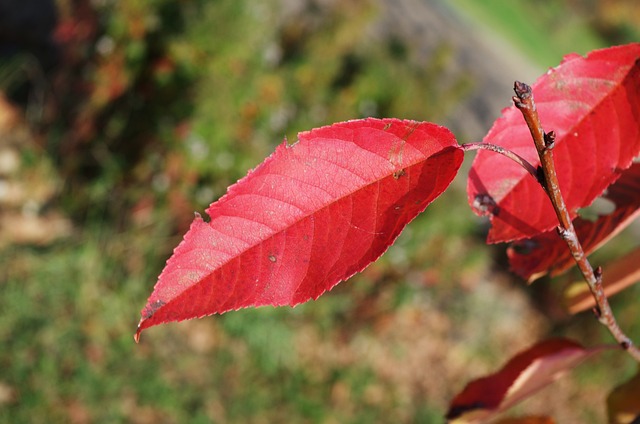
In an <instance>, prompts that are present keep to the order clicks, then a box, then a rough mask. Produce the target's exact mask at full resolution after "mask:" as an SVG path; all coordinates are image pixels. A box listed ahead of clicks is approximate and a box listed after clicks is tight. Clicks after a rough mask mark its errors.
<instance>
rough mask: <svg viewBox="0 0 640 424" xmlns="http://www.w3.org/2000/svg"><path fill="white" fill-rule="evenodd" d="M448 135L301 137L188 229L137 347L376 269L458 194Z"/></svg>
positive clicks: (393, 132) (436, 129) (345, 131)
mask: <svg viewBox="0 0 640 424" xmlns="http://www.w3.org/2000/svg"><path fill="white" fill-rule="evenodd" d="M462 156H463V153H462V151H461V149H459V148H458V147H457V143H456V140H455V138H454V136H453V134H451V132H450V131H448V130H447V129H446V128H443V127H440V126H437V125H434V124H429V123H419V122H414V121H400V120H397V119H385V120H379V119H365V120H357V121H348V122H344V123H339V124H334V125H332V126H329V127H323V128H319V129H316V130H312V131H309V132H306V133H301V134H300V135H299V141H298V142H297V143H296V144H294V145H292V146H287V145H285V144H283V145H280V146H279V147H278V148H277V149H276V152H275V153H274V154H273V155H271V156H270V157H269V158H267V159H266V160H265V161H264V162H263V163H262V164H261V165H260V166H259V167H257V168H256V169H255V170H253V171H251V172H249V174H248V175H247V176H246V177H244V178H243V179H242V180H240V181H238V183H236V184H235V185H233V186H231V187H230V188H229V190H228V192H227V194H226V195H225V196H223V197H222V198H220V199H219V200H218V201H217V202H214V203H213V204H212V205H211V206H209V208H208V209H207V214H208V215H209V216H210V217H211V220H210V222H205V221H204V220H203V219H202V218H200V217H199V216H197V217H196V219H195V220H194V221H193V223H192V225H191V228H190V229H189V231H188V232H187V234H185V238H184V240H183V242H182V243H180V245H179V246H178V247H177V248H176V249H175V250H174V253H173V255H172V257H171V258H170V259H169V260H168V261H167V265H166V266H165V269H164V270H163V272H162V273H161V275H160V277H159V279H158V282H157V284H156V286H155V288H154V291H153V293H152V294H151V296H150V297H149V300H148V302H147V306H145V308H144V309H143V311H142V313H141V315H142V319H141V320H140V324H139V326H138V331H137V333H136V337H139V334H140V332H141V331H142V330H143V329H145V328H148V327H150V326H152V325H157V324H160V323H162V322H167V321H176V320H183V319H189V318H195V317H201V316H204V315H211V314H213V313H223V312H226V311H229V310H234V309H239V308H242V307H250V306H262V305H291V306H294V305H296V304H298V303H301V302H304V301H307V300H309V299H316V298H317V297H318V296H320V295H321V294H322V293H324V292H325V291H326V290H329V289H331V288H332V287H333V286H335V285H336V284H337V283H338V282H340V281H342V280H344V279H347V278H349V277H350V276H351V275H353V274H354V273H356V272H359V271H361V270H362V269H364V267H366V266H367V265H368V264H369V263H371V262H372V261H374V260H375V259H377V258H378V257H379V256H380V255H381V254H382V253H384V251H385V250H386V249H387V248H388V246H389V245H391V244H392V243H393V241H394V240H395V238H397V236H398V235H399V234H400V232H401V230H402V229H403V228H404V226H405V225H406V224H408V223H409V222H410V221H411V220H412V219H413V218H415V216H417V215H418V214H419V213H420V212H421V211H422V210H424V209H425V208H426V206H427V205H428V204H429V203H430V202H431V201H432V200H433V199H435V198H436V197H437V196H439V195H440V194H441V193H442V192H443V191H444V190H445V189H446V188H447V187H448V185H449V184H450V183H451V181H452V179H453V177H454V176H455V175H456V173H457V171H458V169H459V167H460V164H461V162H462Z"/></svg>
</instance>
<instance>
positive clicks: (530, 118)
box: [513, 81, 640, 362]
mask: <svg viewBox="0 0 640 424" xmlns="http://www.w3.org/2000/svg"><path fill="white" fill-rule="evenodd" d="M514 91H515V93H516V95H515V96H514V97H513V103H514V104H515V106H516V107H517V108H518V109H519V110H520V112H521V113H522V116H523V117H524V120H525V122H526V123H527V126H528V127H529V131H530V132H531V136H532V137H533V142H534V143H535V145H536V150H537V151H538V156H539V157H540V164H541V167H542V173H543V175H542V178H543V181H542V184H543V186H544V188H545V191H546V192H547V195H548V196H549V199H550V200H551V203H552V205H553V209H554V210H555V212H556V216H557V217H558V221H559V222H560V225H559V226H558V234H560V237H562V239H563V240H564V241H565V242H566V243H567V246H569V250H570V251H571V255H572V256H573V259H575V261H576V263H577V264H578V268H579V269H580V272H581V273H582V276H583V277H584V279H585V281H586V282H587V284H588V285H589V289H590V290H591V294H592V295H593V297H594V299H595V301H596V307H595V308H594V309H593V311H594V313H595V315H596V317H597V318H598V320H599V321H600V322H601V323H602V324H603V325H605V326H606V327H607V328H608V329H609V332H610V333H611V334H612V335H613V337H614V338H615V339H616V341H617V342H618V343H619V344H620V346H621V347H622V348H623V349H625V350H626V351H627V352H628V353H629V354H630V355H631V356H632V357H633V358H634V359H635V360H636V361H638V362H640V349H638V347H636V346H635V345H634V344H633V342H632V341H631V339H630V338H629V337H627V335H625V334H624V332H623V331H622V329H621V328H620V326H619V325H618V323H617V321H616V318H615V317H614V316H613V311H612V310H611V306H609V300H608V299H607V296H606V295H605V294H604V289H603V287H602V268H601V267H598V268H597V269H595V270H594V269H593V267H592V266H591V264H590V263H589V260H588V259H587V256H586V255H585V253H584V250H583V249H582V245H581V244H580V240H578V236H577V234H576V231H575V229H574V228H573V223H572V222H571V215H570V214H569V211H568V210H567V206H566V204H565V203H564V199H563V198H562V193H561V192H560V187H559V185H558V176H557V174H556V168H555V165H554V162H553V147H554V143H555V133H554V132H553V131H551V132H549V133H545V132H544V131H543V129H542V125H541V124H540V118H539V117H538V111H537V110H536V106H535V103H534V102H533V93H532V92H531V87H529V86H528V85H527V84H524V83H521V82H518V81H516V82H515V84H514Z"/></svg>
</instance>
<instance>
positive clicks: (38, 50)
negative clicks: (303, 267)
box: [0, 0, 640, 423]
mask: <svg viewBox="0 0 640 424" xmlns="http://www.w3.org/2000/svg"><path fill="white" fill-rule="evenodd" d="M638 22H640V7H639V6H638V5H637V2H635V1H633V0H628V1H624V0H617V1H615V0H572V1H569V0H566V1H561V0H547V1H541V2H535V4H534V3H531V2H527V1H499V0H495V1H491V2H489V1H487V2H472V1H466V0H456V1H455V2H453V3H447V2H443V1H436V0H432V1H426V0H422V1H420V0H402V1H397V2H395V1H387V0H349V1H341V2H339V1H337V0H305V1H295V0H270V1H265V2H251V1H244V0H242V1H238V0H218V1H213V2H212V1H205V0H181V1H169V0H132V1H118V0H96V1H89V0H58V1H57V2H54V1H53V0H29V1H23V2H15V1H14V0H0V91H1V93H0V343H1V346H2V349H0V421H2V422H73V423H85V422H86V423H89V422H135V423H150V422H169V423H171V422H176V423H179V422H376V421H392V422H440V421H441V417H442V415H443V413H444V411H445V410H446V406H447V402H448V401H449V400H450V398H451V397H452V396H453V395H454V394H455V393H456V392H457V391H458V390H460V388H461V387H462V386H464V384H465V382H466V381H468V380H469V379H471V378H473V377H475V376H477V375H479V374H481V373H484V372H487V371H490V370H491V369H494V368H495V367H497V366H498V364H500V363H502V362H503V361H504V360H505V359H506V358H507V357H508V355H509V354H513V353H515V352H517V351H518V350H521V349H522V348H524V347H526V346H528V345H530V344H532V343H533V342H534V341H535V340H537V339H538V338H542V337H544V336H546V335H549V334H555V335H569V336H573V337H579V338H580V340H582V341H583V342H585V343H599V342H601V341H604V340H608V338H607V335H606V333H605V332H604V331H603V330H602V329H601V328H600V327H599V326H598V325H596V323H595V322H594V320H593V319H592V318H591V317H590V316H589V314H582V315H578V316H576V317H572V318H571V319H570V320H569V317H568V315H567V313H566V312H564V310H563V308H562V305H561V303H560V300H559V299H560V298H561V294H562V281H553V283H552V284H550V281H541V282H538V283H536V284H535V285H533V286H531V287H526V286H525V285H524V284H523V282H521V281H519V280H517V279H516V278H515V277H513V276H512V275H510V274H508V273H507V272H506V271H505V267H504V253H503V251H504V246H498V247H485V246H484V231H485V228H484V223H483V222H482V221H479V220H477V219H476V218H474V217H473V215H472V214H471V212H470V211H469V210H468V207H467V206H466V202H465V197H464V194H463V189H464V179H460V181H458V182H457V183H456V184H457V189H455V190H453V191H451V192H448V194H447V195H446V196H445V197H444V198H442V199H440V200H439V201H438V202H436V203H435V204H434V205H432V206H431V207H430V208H429V209H428V210H427V212H426V213H425V214H424V215H423V216H421V217H419V218H418V219H417V220H416V221H415V222H414V223H413V224H412V225H410V227H409V229H408V230H407V231H406V233H405V234H403V236H402V237H401V238H400V239H399V240H398V242H397V243H396V245H395V246H394V247H392V248H391V249H390V251H389V252H388V253H387V254H386V255H385V256H384V257H383V259H382V260H381V261H379V262H378V263H376V264H374V265H372V266H371V267H370V268H368V269H367V270H366V271H365V272H364V273H363V274H362V275H359V276H356V277H355V278H354V279H352V281H350V282H348V283H343V284H341V285H340V286H338V287H337V288H336V289H335V290H334V291H333V292H332V293H331V294H330V295H328V296H324V297H323V298H322V299H321V300H320V301H318V302H313V303H310V304H306V305H302V306H300V307H298V308H295V309H289V308H280V309H271V308H263V309H259V310H246V311H239V312H234V313H229V314H226V315H223V316H221V317H211V318H206V319H203V320H200V321H194V322H189V323H183V324H174V325H168V326H164V327H162V328H157V329H154V330H152V331H149V333H148V334H146V335H145V338H144V339H143V341H142V343H141V344H140V345H138V346H136V345H134V344H133V339H132V334H133V331H134V330H135V325H136V323H137V319H138V317H139V315H138V314H139V310H140V309H141V308H142V306H143V305H144V302H145V300H146V296H148V294H149V293H150V292H151V288H152V286H153V283H154V281H155V278H156V277H157V275H158V274H159V272H160V271H161V269H162V266H163V263H164V261H165V260H166V258H167V257H168V256H169V254H170V253H171V250H172V249H173V247H175V246H176V245H177V244H178V242H179V241H180V239H181V236H182V233H183V232H184V231H185V230H186V228H188V225H189V223H190V222H191V220H192V218H193V212H194V211H202V210H204V209H205V208H206V206H207V205H208V204H209V203H210V202H211V201H213V200H215V199H216V198H218V197H219V196H221V195H222V194H224V192H225V189H226V187H227V186H228V185H230V184H231V183H233V182H234V181H236V180H237V179H238V178H240V177H242V176H243V175H244V174H245V173H246V171H247V170H248V169H250V168H252V167H254V166H256V165H257V164H258V163H260V162H261V161H262V159H263V158H264V157H265V156H267V155H268V154H269V153H270V152H271V151H273V149H274V148H275V146H276V145H277V144H278V143H280V142H282V139H283V137H287V138H288V139H289V140H295V138H296V134H297V132H299V131H302V130H306V129H311V128H313V127H317V126H321V125H325V124H329V123H332V122H336V121H340V120H345V119H353V118H358V117H364V116H381V117H382V116H387V117H391V116H393V117H401V118H409V119H420V120H429V121H434V122H438V123H441V124H444V125H448V126H450V127H451V128H452V129H454V130H455V131H456V133H457V135H458V136H459V138H460V139H461V140H462V141H473V140H478V139H480V138H481V137H482V135H483V133H484V132H486V130H488V128H489V126H490V125H491V122H492V121H493V120H494V119H495V118H496V117H497V116H498V114H499V112H500V108H501V107H504V106H506V105H508V102H509V98H510V96H511V91H510V86H511V84H512V83H513V80H514V79H522V80H530V81H532V80H533V78H535V76H536V75H538V74H540V73H541V72H543V70H544V69H545V67H549V66H555V65H556V64H558V63H559V61H560V59H561V57H562V55H563V54H565V53H569V52H573V51H577V52H578V53H582V54H584V53H586V52H587V51H589V50H591V49H593V48H597V47H603V46H606V45H610V44H614V43H624V42H629V41H634V40H636V41H637V40H638V38H639V35H640V33H639V31H638V28H639V27H638V25H637V23H638ZM467 162H468V161H467ZM635 240H637V235H636V238H634V237H633V235H632V234H627V235H626V238H625V235H623V240H622V242H620V243H618V245H616V246H615V247H614V248H612V249H610V250H609V251H605V252H603V253H602V254H601V255H605V256H606V255H616V254H617V253H618V252H619V251H620V250H624V249H625V248H627V247H628V246H629V245H631V244H633V243H636V244H637V241H635ZM616 249H617V250H616ZM633 290H635V291H633ZM633 290H632V291H628V292H627V293H629V294H631V296H629V298H630V299H627V301H626V302H625V300H624V299H615V300H614V307H615V308H616V309H617V310H619V313H618V316H619V319H620V321H621V325H622V326H623V327H625V328H627V329H629V333H631V334H632V335H633V336H635V338H636V340H637V339H639V338H640V323H639V320H638V318H637V313H636V312H634V309H633V308H632V306H633V302H632V300H633V298H634V297H635V298H636V299H637V298H638V297H637V295H638V294H640V293H639V291H638V289H637V288H636V289H633ZM634 294H635V295H636V296H634ZM505 354H507V355H506V356H505ZM610 360H611V357H605V358H604V359H602V360H600V361H595V363H594V364H593V367H590V368H589V370H587V371H580V370H578V371H577V372H576V373H574V374H572V377H571V378H569V379H566V380H563V381H562V382H560V383H559V385H558V386H556V387H555V388H552V389H550V390H547V391H546V392H543V393H542V394H540V395H538V396H536V397H535V398H533V399H532V400H530V401H529V402H528V403H526V404H525V406H524V407H523V409H522V411H534V412H538V413H544V412H552V413H554V414H555V415H556V418H558V420H559V421H560V422H601V421H602V420H603V417H604V398H605V396H606V391H603V390H602V387H606V388H609V387H613V386H614V385H615V383H616V381H618V382H619V381H620V380H621V379H622V378H624V377H625V376H629V375H631V373H632V372H633V369H632V364H628V365H623V366H620V367H619V369H618V368H616V369H611V368H612V367H611V366H610V365H611V362H610ZM607 361H609V362H607ZM614 368H615V367H614Z"/></svg>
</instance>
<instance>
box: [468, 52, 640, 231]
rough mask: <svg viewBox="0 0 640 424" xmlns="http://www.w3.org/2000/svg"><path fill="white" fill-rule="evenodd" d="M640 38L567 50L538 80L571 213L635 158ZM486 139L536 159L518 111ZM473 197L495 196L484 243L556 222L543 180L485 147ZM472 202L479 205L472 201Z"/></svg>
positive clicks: (639, 137)
mask: <svg viewBox="0 0 640 424" xmlns="http://www.w3.org/2000/svg"><path fill="white" fill-rule="evenodd" d="M639 58H640V44H638V43H634V44H629V45H625V46H618V47H611V48H608V49H603V50H596V51H593V52H591V53H590V54H589V55H588V56H587V57H586V58H583V57H581V56H578V55H569V56H566V57H565V58H564V60H563V62H562V63H561V64H560V66H558V67H557V68H555V69H551V70H549V71H548V72H547V73H546V74H544V75H543V76H542V77H540V78H539V79H538V80H537V81H536V83H535V84H534V85H533V93H534V97H535V102H536V105H537V109H538V113H539V115H540V120H541V122H542V125H543V127H544V129H545V130H546V131H551V130H553V131H555V133H556V143H555V148H554V158H555V163H556V168H557V172H558V180H559V184H560V189H561V191H562V193H563V196H564V198H565V201H566V203H567V207H568V209H569V211H570V213H571V215H572V218H574V217H575V216H576V214H577V210H578V209H579V208H582V207H585V206H587V205H589V204H591V202H593V200H594V199H596V198H597V197H598V196H600V195H601V193H602V192H603V191H604V190H605V189H606V188H607V187H608V186H609V185H610V184H611V183H613V182H614V181H615V180H616V179H617V178H618V177H619V175H620V172H621V171H623V170H624V169H626V168H628V167H629V166H630V165H631V161H632V159H633V158H634V157H635V156H638V154H639V153H640V127H639V125H638V122H640V60H639ZM484 141H485V142H487V143H491V144H497V145H500V146H503V147H506V148H508V149H510V150H512V151H514V152H515V153H517V154H519V155H520V156H522V157H524V158H525V159H527V160H528V161H529V162H531V163H532V164H533V165H534V166H536V165H538V164H539V160H538V156H537V153H536V151H535V148H534V145H533V141H532V139H531V136H530V134H529V131H528V129H527V126H526V125H525V122H524V119H523V118H522V115H521V113H520V112H519V111H518V110H517V109H516V108H515V106H511V107H510V108H507V109H505V110H503V112H502V117H501V118H499V119H498V120H496V122H495V123H494V125H493V128H491V130H490V131H489V133H488V134H487V135H486V137H485V138H484ZM467 192H468V196H469V204H470V205H472V208H473V209H474V211H475V212H476V213H477V214H479V215H483V214H486V208H482V207H479V205H478V199H483V200H484V203H485V204H486V203H487V199H492V202H491V203H492V204H495V205H496V206H497V208H492V209H493V210H494V211H495V212H494V214H493V215H492V216H491V223H492V228H491V230H490V232H489V235H488V238H487V242H488V243H498V242H505V241H511V240H518V239H522V238H528V237H533V236H536V235H538V234H540V233H543V232H545V231H548V230H550V229H552V228H554V227H555V226H556V225H557V221H556V215H555V213H554V212H553V209H552V208H551V204H550V202H549V200H548V198H547V196H546V195H545V193H544V191H543V190H542V188H541V187H540V186H539V185H538V183H537V182H536V181H535V180H534V179H533V178H531V177H530V176H529V175H528V174H527V173H526V172H525V170H524V169H522V168H520V167H519V166H518V165H515V164H513V163H510V162H509V161H507V160H505V159H504V158H503V157H500V156H499V155H496V154H491V152H486V151H480V152H479V153H478V155H477V157H476V159H475V160H474V162H473V166H472V168H471V171H470V172H469V180H468V187H467ZM474 202H475V203H476V205H475V206H474Z"/></svg>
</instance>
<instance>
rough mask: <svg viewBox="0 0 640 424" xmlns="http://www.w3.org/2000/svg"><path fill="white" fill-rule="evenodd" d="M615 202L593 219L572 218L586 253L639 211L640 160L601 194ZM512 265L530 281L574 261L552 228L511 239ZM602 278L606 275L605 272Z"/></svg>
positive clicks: (610, 235) (621, 228)
mask: <svg viewBox="0 0 640 424" xmlns="http://www.w3.org/2000/svg"><path fill="white" fill-rule="evenodd" d="M604 197H605V198H606V199H609V200H610V201H612V202H613V203H614V204H615V207H616V208H615V210H614V211H613V212H612V213H610V214H607V215H602V216H599V217H598V219H597V220H596V221H595V222H592V221H589V220H587V219H583V218H580V217H578V218H576V219H575V220H574V221H573V224H574V227H575V229H576V233H577V235H578V239H579V240H580V242H581V244H582V248H583V249H584V251H585V252H586V253H587V254H589V253H592V252H594V251H595V250H596V249H598V247H600V246H601V245H603V244H604V243H606V242H607V241H608V240H609V239H611V238H612V237H613V236H615V235H616V234H618V233H619V232H620V231H621V230H623V229H624V228H626V227H627V226H628V225H629V224H630V223H631V222H633V220H634V219H635V218H636V217H637V216H638V215H640V163H634V164H633V165H632V166H631V167H630V168H629V169H627V170H626V171H624V172H623V174H622V176H621V177H620V179H619V180H618V181H616V182H615V183H613V184H612V185H611V186H610V187H609V188H608V189H607V192H606V194H605V195H604ZM507 255H508V256H509V262H510V264H511V269H512V270H513V271H514V272H515V273H517V274H518V275H520V276H521V277H523V278H525V279H527V280H529V281H533V280H535V279H537V278H539V277H541V276H543V275H544V274H546V273H547V272H549V273H550V274H551V276H555V275H558V274H561V273H562V272H564V271H566V270H567V269H569V268H570V267H571V266H573V265H575V260H574V259H573V257H572V256H571V252H570V251H569V249H568V248H567V244H566V243H565V241H564V240H562V239H561V238H560V236H558V233H557V232H556V231H554V230H551V231H548V232H546V233H544V234H541V235H539V236H537V237H533V238H531V239H527V240H519V241H516V242H514V243H513V244H512V245H511V246H510V247H509V249H508V250H507ZM605 278H607V277H606V276H605Z"/></svg>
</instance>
